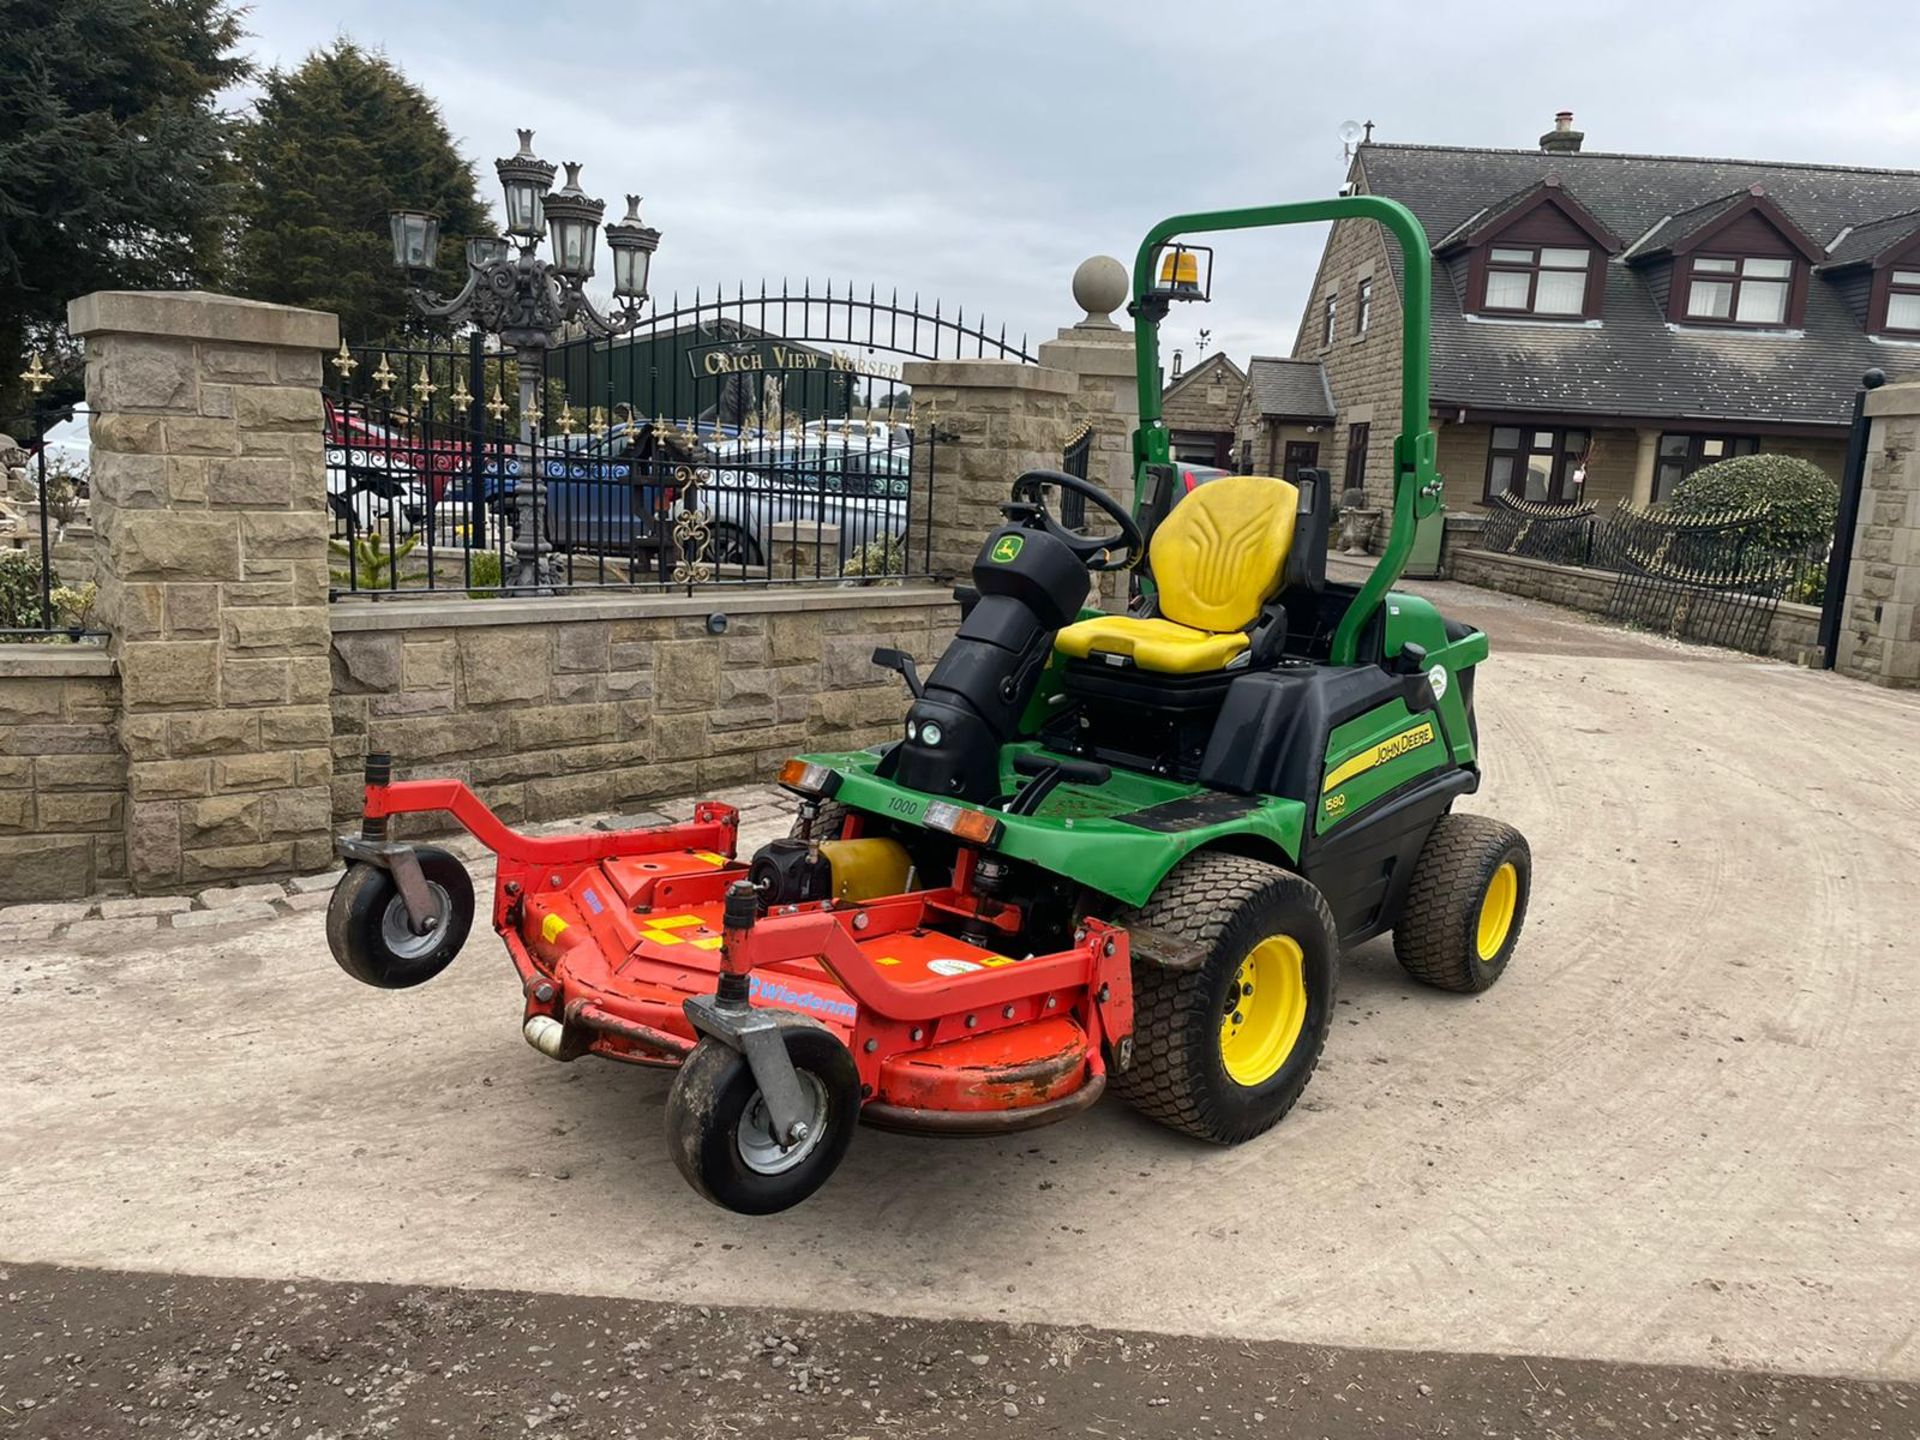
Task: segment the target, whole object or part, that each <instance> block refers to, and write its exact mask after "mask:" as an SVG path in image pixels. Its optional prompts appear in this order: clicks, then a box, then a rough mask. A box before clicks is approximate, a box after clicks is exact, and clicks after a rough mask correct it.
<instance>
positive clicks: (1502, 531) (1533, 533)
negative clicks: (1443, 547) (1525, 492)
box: [1479, 495, 1599, 565]
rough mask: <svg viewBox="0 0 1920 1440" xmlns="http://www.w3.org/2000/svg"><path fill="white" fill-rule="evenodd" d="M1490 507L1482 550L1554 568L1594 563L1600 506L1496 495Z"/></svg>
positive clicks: (1481, 545) (1482, 537)
mask: <svg viewBox="0 0 1920 1440" xmlns="http://www.w3.org/2000/svg"><path fill="white" fill-rule="evenodd" d="M1489 503H1490V508H1489V510H1488V512H1487V523H1486V525H1485V526H1484V527H1483V528H1482V529H1481V532H1480V542H1479V543H1480V547H1481V548H1482V549H1484V550H1491V551H1494V552H1496V553H1498V554H1501V555H1519V556H1522V557H1524V558H1525V559H1528V560H1544V561H1546V562H1547V563H1548V564H1551V565H1586V564H1589V563H1591V562H1592V560H1593V537H1594V529H1595V524H1596V522H1595V520H1594V514H1595V512H1596V511H1597V510H1598V508H1599V507H1598V506H1595V505H1543V504H1541V503H1539V502H1538V501H1534V500H1523V499H1521V498H1519V497H1518V496H1515V495H1496V496H1495V497H1494V498H1493V500H1492V501H1491V502H1489Z"/></svg>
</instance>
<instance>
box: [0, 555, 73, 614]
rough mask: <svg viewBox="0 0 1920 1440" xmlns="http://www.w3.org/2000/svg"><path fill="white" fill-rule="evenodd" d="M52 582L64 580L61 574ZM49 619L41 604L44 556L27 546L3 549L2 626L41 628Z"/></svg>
mask: <svg viewBox="0 0 1920 1440" xmlns="http://www.w3.org/2000/svg"><path fill="white" fill-rule="evenodd" d="M52 583H53V584H55V585H58V584H59V583H60V577H59V576H58V575H57V574H56V575H55V576H53V580H52ZM46 623H47V619H46V615H45V612H43V611H42V610H41V608H40V557H39V556H38V555H36V554H33V553H31V552H29V551H26V550H0V630H38V629H39V628H40V627H41V626H42V625H44V624H46Z"/></svg>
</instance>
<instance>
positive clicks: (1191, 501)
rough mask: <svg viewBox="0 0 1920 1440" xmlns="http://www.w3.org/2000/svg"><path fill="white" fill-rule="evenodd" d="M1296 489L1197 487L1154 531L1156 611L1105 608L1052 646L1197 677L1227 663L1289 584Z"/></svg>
mask: <svg viewBox="0 0 1920 1440" xmlns="http://www.w3.org/2000/svg"><path fill="white" fill-rule="evenodd" d="M1299 509H1300V492H1299V491H1297V490H1296V489H1294V487H1293V486H1292V485H1289V484H1288V483H1287V482H1286V481H1285V480H1276V479H1274V478H1272V477H1271V476H1266V475H1223V476H1221V477H1220V478H1219V479H1218V480H1212V481H1209V482H1207V483H1206V484H1204V485H1201V486H1199V487H1198V488H1196V489H1195V490H1194V491H1192V493H1190V494H1189V495H1187V496H1186V497H1185V498H1184V499H1182V500H1181V501H1180V503H1179V504H1178V505H1176V506H1174V507H1173V511H1172V513H1171V514H1169V515H1168V516H1167V518H1166V519H1165V520H1163V521H1161V522H1160V528H1159V529H1157V530H1155V531H1154V532H1153V543H1152V545H1150V546H1149V547H1148V558H1149V559H1150V561H1151V562H1152V565H1153V576H1154V579H1155V580H1156V581H1158V582H1159V586H1160V616H1159V617H1156V618H1153V619H1147V618H1144V617H1140V616H1134V615H1101V616H1098V617H1096V618H1095V619H1092V620H1082V621H1080V622H1079V623H1078V624H1077V625H1069V626H1067V628H1066V629H1064V630H1062V631H1061V632H1060V633H1059V634H1058V635H1057V636H1055V637H1054V642H1053V643H1054V648H1055V649H1057V650H1058V651H1060V653H1061V654H1063V655H1068V656H1071V657H1073V658H1074V659H1098V658H1099V657H1101V656H1103V655H1114V656H1125V657H1127V658H1128V659H1130V660H1132V662H1133V664H1134V666H1135V668H1137V669H1140V670H1150V671H1153V672H1155V673H1157V674H1161V675H1194V674H1199V673H1201V672H1203V671H1207V670H1219V669H1222V668H1224V667H1225V666H1226V665H1227V664H1228V663H1229V662H1230V661H1232V660H1233V659H1234V657H1235V656H1237V655H1239V654H1240V652H1241V651H1243V650H1245V649H1246V648H1247V646H1248V645H1249V644H1250V643H1251V641H1250V639H1249V636H1248V634H1247V630H1248V627H1250V626H1251V625H1252V624H1253V622H1254V621H1256V620H1258V619H1259V618H1260V610H1261V607H1262V606H1264V605H1265V604H1266V603H1267V602H1268V601H1269V600H1271V599H1272V598H1273V597H1274V596H1275V595H1277V594H1279V593H1280V587H1281V585H1282V584H1283V583H1284V582H1285V578H1286V569H1287V551H1288V549H1289V548H1290V547H1291V546H1292V544H1293V522H1294V517H1295V516H1296V515H1297V514H1298V513H1299Z"/></svg>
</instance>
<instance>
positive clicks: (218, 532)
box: [67, 291, 339, 891]
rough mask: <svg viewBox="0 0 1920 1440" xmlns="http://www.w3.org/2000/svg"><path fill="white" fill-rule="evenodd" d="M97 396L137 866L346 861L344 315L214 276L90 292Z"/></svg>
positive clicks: (92, 388)
mask: <svg viewBox="0 0 1920 1440" xmlns="http://www.w3.org/2000/svg"><path fill="white" fill-rule="evenodd" d="M67 326H68V329H69V330H70V331H71V332H72V333H73V334H74V335H75V336H76V337H81V338H84V339H85V341H86V346H87V396H88V400H89V403H90V405H91V408H92V409H93V411H94V418H93V422H92V435H93V461H92V472H93V476H92V480H93V484H92V499H91V501H90V502H89V503H90V509H91V512H92V517H93V523H94V527H95V529H96V530H97V531H98V534H99V540H100V543H99V549H98V553H97V567H96V569H97V581H98V584H99V586H100V600H99V611H100V616H101V618H102V620H103V621H104V622H105V624H106V626H107V628H108V629H109V631H110V632H111V634H112V637H113V638H112V642H111V647H110V653H111V654H112V656H113V658H114V661H115V663H116V665H117V668H118V671H119V675H120V692H121V714H120V723H119V732H120V743H121V748H122V750H123V752H124V754H125V756H126V759H127V763H128V776H127V780H128V800H129V803H128V806H127V814H126V841H127V878H128V879H129V881H130V882H131V884H132V885H133V888H134V889H136V890H141V891H158V890H170V889H179V888H183V887H184V888H192V887H195V886H199V885H205V884H207V883H209V882H212V881H217V880H225V879H234V878H238V877H242V876H251V875H260V874H273V873H291V872H295V871H300V870H314V869H319V868H322V867H324V866H325V865H326V864H328V863H329V861H330V860H331V858H332V842H331V838H330V836H329V835H328V832H327V807H328V794H329V786H330V781H331V771H332V757H331V753H330V751H329V740H330V738H331V734H332V725H331V721H330V719H329V714H328V709H327V698H328V688H329V682H328V665H327V644H328V635H327V586H328V580H327V522H326V511H325V495H326V465H325V458H324V452H323V450H322V446H321V425H322V419H323V416H322V410H321V404H320V375H321V372H320V358H321V353H322V351H323V350H326V349H329V348H331V347H332V346H334V345H336V344H338V343H339V325H338V322H337V321H336V320H335V319H334V317H333V316H331V315H321V314H318V313H316V312H313V311H307V310H293V309H289V308H287V307H285V306H280V305H261V304H255V303H254V302H251V301H246V300H234V299H231V298H229V297H226V296H220V295H203V294H199V293H196V292H180V293H168V294H154V293H141V292H121V291H106V292H101V293H97V294H93V295H87V296H83V297H82V298H81V299H79V300H76V301H75V302H74V303H73V305H72V306H71V307H70V308H69V311H68V318H67Z"/></svg>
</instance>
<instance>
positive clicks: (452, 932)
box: [327, 845, 473, 990]
mask: <svg viewBox="0 0 1920 1440" xmlns="http://www.w3.org/2000/svg"><path fill="white" fill-rule="evenodd" d="M414 853H415V854H416V855H417V856H418V857H419V860H420V873H421V875H422V876H423V877H424V878H425V879H426V882H427V894H428V895H429V896H430V897H431V898H432V900H433V907H434V908H433V915H432V924H431V925H430V927H429V928H428V929H427V931H426V933H425V934H420V935H416V934H415V933H414V932H413V927H412V926H411V925H410V924H408V916H407V903H406V901H404V900H402V899H401V898H400V886H399V885H398V883H397V882H395V880H394V878H393V875H392V873H391V872H390V871H388V870H387V869H385V868H384V867H382V866H379V865H370V864H367V863H365V862H364V861H360V862H355V863H354V864H352V865H349V866H348V867H347V873H346V874H345V875H343V876H341V877H340V883H339V884H338V885H336V886H335V887H334V890H333V900H332V903H330V904H329V905H328V906H327V946H328V948H329V949H331V950H332V951H333V958H334V959H335V960H337V961H339V962H340V968H341V969H342V970H344V971H346V972H347V974H349V975H351V976H352V977H353V978H354V979H356V980H358V981H359V982H360V983H361V984H363V985H371V986H373V987H374V988H375V989H378V990H405V989H407V988H408V987H409V986H413V985H422V984H425V983H426V982H427V981H429V980H431V979H433V977H434V976H436V975H438V974H439V973H440V972H441V971H442V970H444V969H446V968H447V966H448V965H449V964H451V963H452V961H453V957H454V956H455V955H458V954H459V953H460V947H461V946H462V945H464V944H465V943H466V940H467V931H468V930H469V929H471V928H472V926H473V881H472V880H471V879H470V878H469V877H468V875H467V867H466V866H464V865H462V864H461V863H460V862H459V861H458V860H456V859H455V858H454V857H453V856H452V855H449V854H448V853H447V852H446V851H445V850H439V849H436V848H434V847H433V846H431V845H423V846H421V847H420V848H419V849H418V850H416V851H415V852H414Z"/></svg>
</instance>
